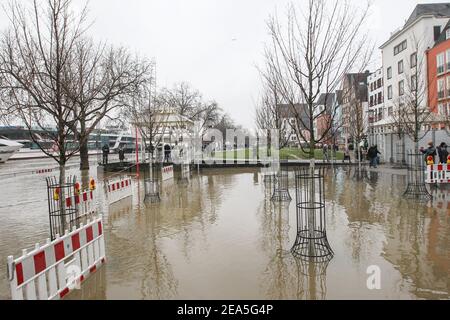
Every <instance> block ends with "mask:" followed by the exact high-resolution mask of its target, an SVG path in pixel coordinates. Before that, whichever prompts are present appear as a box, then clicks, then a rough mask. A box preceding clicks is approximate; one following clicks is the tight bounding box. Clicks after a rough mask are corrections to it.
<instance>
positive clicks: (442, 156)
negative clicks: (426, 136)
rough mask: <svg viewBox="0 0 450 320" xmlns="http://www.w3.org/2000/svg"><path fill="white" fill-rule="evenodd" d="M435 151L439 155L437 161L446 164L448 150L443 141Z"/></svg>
mask: <svg viewBox="0 0 450 320" xmlns="http://www.w3.org/2000/svg"><path fill="white" fill-rule="evenodd" d="M437 152H438V155H439V163H441V164H447V158H448V155H449V153H448V150H447V144H446V143H445V142H442V143H441V144H440V145H439V147H438V148H437Z"/></svg>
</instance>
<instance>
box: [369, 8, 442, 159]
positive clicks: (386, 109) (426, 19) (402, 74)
mask: <svg viewBox="0 0 450 320" xmlns="http://www.w3.org/2000/svg"><path fill="white" fill-rule="evenodd" d="M449 18H450V4H448V3H447V4H446V3H441V4H419V5H417V6H416V8H415V10H414V11H413V13H412V14H411V16H410V17H409V19H408V20H407V22H406V23H405V25H404V26H403V28H401V29H400V30H398V31H396V32H394V33H392V34H391V37H390V39H389V40H388V41H386V42H385V43H384V44H383V45H382V46H381V47H380V49H381V50H382V63H383V67H382V92H383V93H382V97H383V101H384V103H383V105H382V106H381V105H380V104H378V105H377V106H372V107H371V109H372V110H374V112H375V110H377V111H376V112H377V115H378V117H377V121H376V122H374V123H373V129H374V133H375V134H374V139H375V140H376V141H378V144H379V145H380V149H382V150H380V151H382V153H383V158H384V160H385V161H391V162H396V161H398V160H399V159H397V158H398V157H399V155H398V148H399V145H400V143H401V144H402V145H403V149H404V150H403V152H406V150H409V149H411V148H413V146H412V143H411V141H406V142H405V141H402V142H401V141H400V140H401V138H400V137H399V136H398V134H397V129H396V126H395V118H394V114H395V112H396V108H401V105H402V103H401V99H402V96H404V95H405V94H406V93H405V92H407V91H408V88H411V85H412V83H413V79H412V77H414V76H415V75H419V77H420V79H418V82H419V83H420V82H423V84H424V86H426V83H427V81H428V80H427V53H426V52H427V50H428V49H429V48H431V47H433V45H434V43H435V41H436V40H437V37H439V35H440V33H441V30H443V28H444V27H445V25H446V24H447V22H448V21H449ZM416 66H417V69H418V71H417V72H416V71H414V74H413V70H415V67H416ZM378 77H379V74H377V73H375V75H374V78H373V80H375V78H377V79H376V81H378ZM379 89H380V88H377V89H375V90H373V92H372V91H371V92H370V93H369V94H373V95H375V94H376V95H377V96H378V94H379V92H380V91H379ZM369 90H370V89H369ZM369 99H370V98H369ZM369 101H370V100H369ZM377 102H378V100H377ZM422 103H423V104H424V105H423V107H427V105H426V104H427V98H426V97H425V99H423V101H422ZM380 110H381V113H380ZM380 114H381V117H380V116H379V115H380ZM431 134H432V133H430V134H427V135H426V136H425V137H424V138H423V140H425V139H426V140H427V141H429V140H431V139H432V137H431ZM402 139H406V140H410V139H408V138H402ZM433 140H434V139H433ZM421 143H423V142H421ZM425 144H426V143H425ZM405 145H406V147H405Z"/></svg>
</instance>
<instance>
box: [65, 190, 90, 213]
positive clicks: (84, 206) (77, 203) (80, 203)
mask: <svg viewBox="0 0 450 320" xmlns="http://www.w3.org/2000/svg"><path fill="white" fill-rule="evenodd" d="M66 207H67V208H73V207H75V208H76V209H77V213H78V218H83V217H86V216H89V215H92V214H94V213H95V212H96V207H95V202H94V191H85V192H83V193H81V194H79V195H75V196H71V197H67V198H66Z"/></svg>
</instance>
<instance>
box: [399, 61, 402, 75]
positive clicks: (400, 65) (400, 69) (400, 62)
mask: <svg viewBox="0 0 450 320" xmlns="http://www.w3.org/2000/svg"><path fill="white" fill-rule="evenodd" d="M402 73H403V60H400V61H399V62H398V74H402Z"/></svg>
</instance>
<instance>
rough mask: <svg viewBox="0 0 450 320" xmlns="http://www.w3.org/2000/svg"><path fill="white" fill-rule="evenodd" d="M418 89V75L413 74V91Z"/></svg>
mask: <svg viewBox="0 0 450 320" xmlns="http://www.w3.org/2000/svg"><path fill="white" fill-rule="evenodd" d="M416 90H417V76H416V75H412V76H411V91H416Z"/></svg>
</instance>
